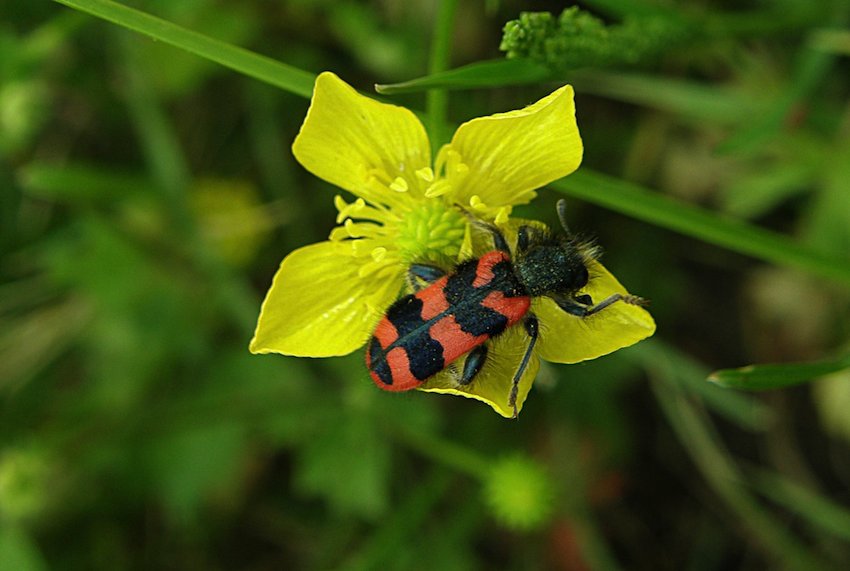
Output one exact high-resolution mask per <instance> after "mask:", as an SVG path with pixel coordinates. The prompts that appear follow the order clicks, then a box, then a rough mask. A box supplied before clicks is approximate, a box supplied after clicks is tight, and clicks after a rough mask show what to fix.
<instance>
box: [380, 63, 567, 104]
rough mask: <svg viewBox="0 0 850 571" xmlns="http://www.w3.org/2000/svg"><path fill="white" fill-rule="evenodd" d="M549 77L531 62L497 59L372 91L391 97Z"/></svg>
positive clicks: (516, 83)
mask: <svg viewBox="0 0 850 571" xmlns="http://www.w3.org/2000/svg"><path fill="white" fill-rule="evenodd" d="M549 76H550V73H549V70H547V69H546V68H545V67H543V66H541V65H540V64H537V63H534V62H532V61H528V60H523V59H497V60H488V61H480V62H476V63H471V64H469V65H464V66H462V67H457V68H455V69H450V70H447V71H442V72H440V73H434V74H431V75H426V76H423V77H418V78H416V79H411V80H409V81H403V82H401V83H387V84H378V85H376V86H375V89H376V90H377V91H378V93H383V94H384V95H392V94H395V93H411V92H417V91H425V90H426V89H435V88H439V89H472V88H477V87H499V86H503V85H520V84H524V83H537V82H539V81H545V80H547V79H549Z"/></svg>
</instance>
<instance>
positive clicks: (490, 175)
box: [446, 85, 583, 207]
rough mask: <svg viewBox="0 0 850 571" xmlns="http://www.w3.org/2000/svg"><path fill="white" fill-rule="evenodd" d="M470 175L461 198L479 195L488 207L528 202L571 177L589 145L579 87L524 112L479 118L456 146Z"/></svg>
mask: <svg viewBox="0 0 850 571" xmlns="http://www.w3.org/2000/svg"><path fill="white" fill-rule="evenodd" d="M451 149H452V150H454V151H456V152H457V153H459V154H460V160H461V162H462V163H463V164H465V165H466V166H467V167H469V170H468V172H465V173H463V172H461V173H458V174H455V173H453V172H447V173H446V174H447V177H449V179H450V180H451V179H452V177H463V179H462V182H460V183H459V184H457V185H456V189H457V190H456V192H457V195H456V196H455V199H456V200H457V202H458V203H460V204H464V205H466V204H468V203H469V200H470V199H471V198H472V197H473V196H478V197H479V198H480V200H481V201H482V202H483V203H484V204H486V205H487V206H490V207H492V206H497V205H511V204H524V203H526V202H528V201H529V200H531V199H532V198H533V197H534V192H533V191H534V189H536V188H540V187H541V186H543V185H545V184H548V183H550V182H552V181H553V180H557V179H559V178H561V177H563V176H566V175H568V174H570V173H571V172H573V171H574V170H576V169H577V168H578V166H579V164H580V163H581V157H582V153H583V147H582V143H581V137H580V136H579V132H578V127H577V125H576V118H575V104H574V102H573V89H572V87H570V86H569V85H566V86H564V87H562V88H560V89H558V90H557V91H555V92H554V93H552V94H550V95H548V96H546V97H544V98H543V99H541V100H540V101H538V102H537V103H534V104H533V105H530V106H528V107H526V108H525V109H521V110H518V111H511V112H508V113H498V114H496V115H490V116H489V117H481V118H478V119H473V120H471V121H469V122H467V123H464V124H463V125H461V126H460V127H459V128H458V130H457V132H456V133H455V135H454V138H453V139H452V142H451Z"/></svg>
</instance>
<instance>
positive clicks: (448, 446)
mask: <svg viewBox="0 0 850 571" xmlns="http://www.w3.org/2000/svg"><path fill="white" fill-rule="evenodd" d="M397 435H398V438H399V440H400V441H402V442H403V443H404V444H406V445H408V446H409V447H410V448H413V449H415V450H417V451H418V452H420V453H421V454H423V455H425V456H427V457H428V458H430V459H432V460H434V461H435V462H440V463H441V464H444V465H446V466H450V467H452V468H454V469H455V470H457V471H459V472H464V473H466V474H468V475H470V476H472V477H473V478H476V479H478V480H483V479H484V478H486V477H487V475H488V474H489V472H490V462H489V461H487V459H486V458H484V457H483V456H482V455H480V454H478V453H477V452H475V451H473V450H472V449H470V448H465V447H464V446H462V445H459V444H455V443H454V442H451V441H449V440H445V439H442V438H440V437H439V436H435V435H433V434H428V433H422V432H415V433H414V432H411V431H405V430H400V431H398V432H397Z"/></svg>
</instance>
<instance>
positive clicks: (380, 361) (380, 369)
mask: <svg viewBox="0 0 850 571" xmlns="http://www.w3.org/2000/svg"><path fill="white" fill-rule="evenodd" d="M367 350H368V351H369V368H370V369H372V371H374V373H375V374H376V375H378V378H379V379H380V380H381V382H382V383H384V384H385V385H391V384H393V375H392V372H391V371H390V366H389V364H388V363H387V359H386V355H385V354H384V350H383V349H382V348H381V342H380V341H378V338H377V337H372V339H371V340H370V341H369V348H368V349H367Z"/></svg>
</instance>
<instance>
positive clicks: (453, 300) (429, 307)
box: [366, 200, 646, 418]
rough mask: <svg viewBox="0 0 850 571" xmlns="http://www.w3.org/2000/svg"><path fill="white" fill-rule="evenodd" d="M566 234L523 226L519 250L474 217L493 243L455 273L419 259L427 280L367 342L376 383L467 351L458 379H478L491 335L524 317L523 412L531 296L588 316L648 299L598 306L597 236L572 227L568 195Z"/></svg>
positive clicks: (396, 380)
mask: <svg viewBox="0 0 850 571" xmlns="http://www.w3.org/2000/svg"><path fill="white" fill-rule="evenodd" d="M557 211H558V219H559V220H560V223H561V226H562V227H563V229H564V233H563V234H554V233H551V232H549V231H547V230H543V229H541V228H538V227H534V226H521V227H520V228H519V230H518V232H517V245H516V252H515V253H514V254H513V255H512V253H511V251H510V248H509V247H508V243H507V241H506V240H505V237H504V235H503V234H502V232H501V231H500V230H499V229H498V228H496V227H495V226H492V225H489V224H486V223H484V222H481V221H479V220H475V219H472V223H473V224H474V225H476V226H479V227H483V228H484V229H486V230H487V231H489V232H490V234H491V235H492V237H493V246H494V249H493V250H491V251H489V252H487V253H485V254H484V255H482V256H481V257H479V258H473V259H470V260H467V261H464V262H461V263H460V264H458V265H457V266H455V268H454V269H453V270H452V271H451V272H449V273H446V272H444V271H443V270H442V269H441V268H438V267H436V266H431V265H426V264H413V265H412V266H411V267H410V269H409V271H408V274H409V281H410V283H411V285H412V287H413V288H414V289H417V287H416V284H418V283H419V282H420V281H421V282H425V283H427V284H428V285H427V286H424V287H421V288H418V291H415V292H414V293H411V294H409V295H405V296H403V297H401V298H400V299H398V300H397V301H396V302H395V303H393V304H392V305H391V306H390V308H389V309H388V310H387V312H386V314H385V315H384V316H383V318H382V319H381V320H380V322H379V323H378V325H377V327H376V328H375V332H374V334H373V335H372V337H371V339H370V340H369V343H368V345H367V348H366V366H367V367H368V369H369V373H370V375H371V377H372V379H373V380H374V381H375V384H376V385H378V387H380V388H382V389H384V390H388V391H407V390H411V389H415V388H417V387H419V386H421V385H422V384H423V383H424V382H425V381H426V380H428V379H429V378H430V377H432V376H433V375H436V374H437V373H439V372H440V371H442V370H444V369H446V368H447V367H449V366H450V365H451V364H452V363H453V362H455V361H456V360H458V359H459V358H461V357H462V356H463V355H467V358H466V361H465V362H464V365H463V371H461V372H460V374H459V376H458V378H457V380H456V382H457V383H458V384H459V385H468V384H470V383H471V382H473V381H474V379H475V376H476V375H477V374H478V373H479V372H480V371H481V368H482V367H483V366H484V363H485V361H486V359H487V342H488V341H489V340H491V339H493V338H496V337H497V336H499V335H500V334H502V333H503V332H504V331H506V330H507V329H508V328H509V327H512V326H514V325H517V324H519V323H520V322H521V323H522V327H523V328H524V329H525V332H526V333H527V335H528V339H529V341H528V346H527V348H526V350H525V353H524V354H523V358H522V360H521V361H520V364H519V367H518V368H517V370H516V371H515V373H514V376H513V384H512V387H511V393H510V396H509V399H508V403H509V405H510V406H511V407H512V408H513V411H514V418H516V416H517V412H518V411H517V407H516V399H517V392H518V389H519V381H520V379H521V378H522V375H523V373H524V372H525V369H526V367H527V366H528V363H529V359H530V358H531V355H532V351H533V349H534V345H535V343H536V342H537V338H538V336H539V332H540V326H539V323H538V320H537V317H535V315H534V314H533V313H532V312H530V311H529V310H530V307H531V300H532V299H533V298H535V297H540V296H546V297H549V298H551V299H553V300H554V301H555V303H556V304H557V305H558V306H559V307H560V308H561V309H562V310H563V311H565V312H567V313H569V314H570V315H575V316H576V317H580V318H586V317H589V316H591V315H594V314H596V313H598V312H600V311H602V310H603V309H605V308H606V307H609V306H610V305H611V304H613V303H616V302H618V301H622V302H625V303H629V304H634V305H644V304H645V303H646V302H645V300H643V299H641V298H639V297H637V296H633V295H629V294H620V293H615V294H613V295H610V296H608V297H607V298H605V299H603V300H602V301H601V302H599V303H597V304H595V305H594V303H593V300H592V299H591V297H590V296H589V295H587V294H579V291H580V290H581V289H582V288H584V287H585V286H586V285H587V283H588V281H589V279H590V276H589V273H588V264H589V263H590V262H592V261H594V260H596V259H597V258H598V257H599V255H600V253H601V252H600V249H599V248H598V247H597V246H595V245H594V244H593V243H592V242H589V241H586V240H582V239H580V238H579V237H577V236H575V235H573V234H571V233H570V231H569V228H568V227H567V223H566V217H565V211H566V202H565V201H564V200H560V201H558V205H557Z"/></svg>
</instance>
